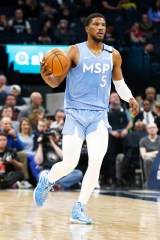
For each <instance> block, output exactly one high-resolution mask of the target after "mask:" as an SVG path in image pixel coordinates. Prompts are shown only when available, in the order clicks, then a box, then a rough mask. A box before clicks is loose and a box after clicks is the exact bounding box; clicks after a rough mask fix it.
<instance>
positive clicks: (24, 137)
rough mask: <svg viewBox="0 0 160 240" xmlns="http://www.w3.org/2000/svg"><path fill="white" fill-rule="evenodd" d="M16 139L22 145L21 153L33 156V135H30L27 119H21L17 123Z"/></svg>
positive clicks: (30, 130)
mask: <svg viewBox="0 0 160 240" xmlns="http://www.w3.org/2000/svg"><path fill="white" fill-rule="evenodd" d="M18 137H19V139H20V141H21V142H22V144H23V151H24V152H25V153H27V154H28V153H31V154H34V152H33V138H34V135H33V134H32V128H31V125H30V122H29V120H28V118H22V119H21V121H20V123H19V132H18Z"/></svg>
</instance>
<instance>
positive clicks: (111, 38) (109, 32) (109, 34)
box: [104, 23, 118, 47]
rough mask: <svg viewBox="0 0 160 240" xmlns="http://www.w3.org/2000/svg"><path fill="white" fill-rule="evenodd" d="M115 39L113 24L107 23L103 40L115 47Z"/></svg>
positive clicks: (115, 33) (116, 36)
mask: <svg viewBox="0 0 160 240" xmlns="http://www.w3.org/2000/svg"><path fill="white" fill-rule="evenodd" d="M117 40H118V35H117V32H116V31H115V28H114V25H113V24H111V23H110V24H108V25H107V29H106V33H105V37H104V41H105V43H106V44H107V45H111V46H114V47H117Z"/></svg>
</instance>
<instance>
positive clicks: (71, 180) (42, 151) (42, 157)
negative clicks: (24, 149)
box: [35, 132, 83, 189]
mask: <svg viewBox="0 0 160 240" xmlns="http://www.w3.org/2000/svg"><path fill="white" fill-rule="evenodd" d="M37 140H38V142H39V144H38V149H37V152H36V154H35V162H36V164H38V165H40V166H41V168H42V171H43V170H50V169H51V168H52V166H53V165H54V164H55V163H58V164H61V161H62V160H63V155H62V150H61V148H60V147H59V146H58V141H59V133H58V132H55V133H54V134H53V135H52V134H51V135H50V136H48V139H47V141H46V140H45V141H43V138H42V137H39V138H38V139H37ZM82 177H83V174H82V172H81V171H80V170H78V169H74V170H73V171H72V172H71V173H69V174H68V175H66V176H64V177H62V178H61V179H59V180H58V181H57V182H56V183H55V186H54V187H55V189H69V188H71V187H73V186H74V185H75V184H78V183H79V181H81V180H82Z"/></svg>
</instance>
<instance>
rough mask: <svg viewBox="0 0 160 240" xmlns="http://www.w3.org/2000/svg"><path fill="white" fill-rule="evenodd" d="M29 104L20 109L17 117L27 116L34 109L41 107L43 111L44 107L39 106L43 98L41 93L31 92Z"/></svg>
mask: <svg viewBox="0 0 160 240" xmlns="http://www.w3.org/2000/svg"><path fill="white" fill-rule="evenodd" d="M30 99H31V104H30V105H29V106H28V107H26V108H25V109H24V110H21V111H20V113H19V117H18V119H19V120H20V119H21V118H28V117H29V115H30V114H31V113H32V112H33V111H34V110H35V109H41V110H42V111H43V112H44V113H45V109H44V108H43V107H42V106H41V104H42V101H43V98H42V95H41V94H40V93H39V92H33V93H32V94H31V96H30Z"/></svg>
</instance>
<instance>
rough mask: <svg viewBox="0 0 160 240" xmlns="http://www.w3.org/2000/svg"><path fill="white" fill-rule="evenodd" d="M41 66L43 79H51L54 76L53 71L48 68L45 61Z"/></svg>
mask: <svg viewBox="0 0 160 240" xmlns="http://www.w3.org/2000/svg"><path fill="white" fill-rule="evenodd" d="M40 66H41V68H40V70H41V75H42V77H50V76H51V75H52V71H51V69H49V68H48V65H47V63H45V61H43V60H42V62H40Z"/></svg>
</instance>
